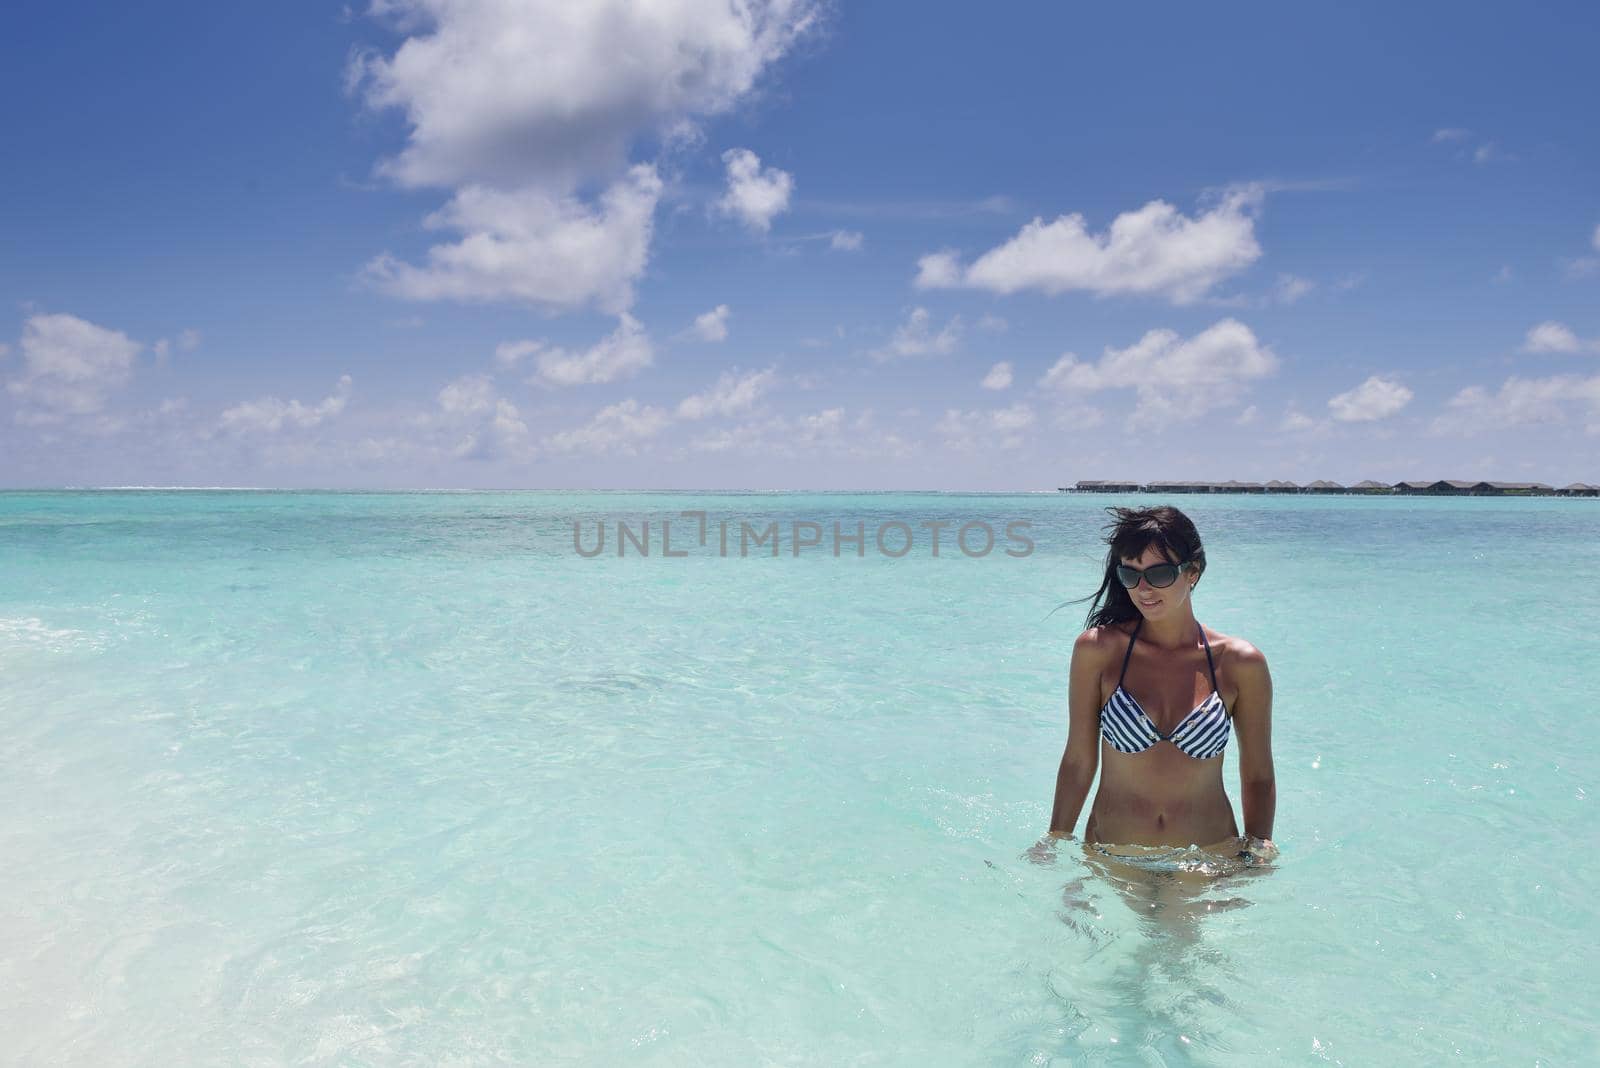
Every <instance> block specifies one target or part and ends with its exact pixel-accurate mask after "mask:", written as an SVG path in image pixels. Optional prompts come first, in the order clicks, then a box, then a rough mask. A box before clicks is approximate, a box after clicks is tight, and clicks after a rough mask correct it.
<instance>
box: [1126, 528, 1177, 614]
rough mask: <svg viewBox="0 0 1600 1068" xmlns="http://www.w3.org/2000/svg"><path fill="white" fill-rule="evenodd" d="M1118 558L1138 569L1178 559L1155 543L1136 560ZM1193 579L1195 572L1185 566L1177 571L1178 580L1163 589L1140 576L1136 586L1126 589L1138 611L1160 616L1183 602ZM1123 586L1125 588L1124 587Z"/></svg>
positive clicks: (1174, 561)
mask: <svg viewBox="0 0 1600 1068" xmlns="http://www.w3.org/2000/svg"><path fill="white" fill-rule="evenodd" d="M1119 559H1121V560H1122V562H1123V563H1124V564H1127V565H1128V566H1129V567H1136V568H1139V569H1140V570H1144V569H1145V568H1148V567H1154V566H1155V565H1157V564H1176V563H1178V561H1176V560H1173V559H1171V558H1170V557H1168V556H1167V555H1166V554H1164V553H1163V552H1162V551H1161V549H1160V548H1159V547H1157V546H1155V545H1151V546H1149V547H1148V548H1147V549H1145V551H1144V555H1143V556H1141V557H1139V559H1137V560H1129V559H1127V558H1126V557H1120V558H1119ZM1195 581H1196V577H1195V573H1194V572H1193V571H1192V570H1190V569H1188V568H1185V569H1184V570H1182V571H1180V572H1178V581H1176V582H1174V583H1173V584H1172V585H1170V586H1167V587H1166V588H1164V589H1157V588H1156V587H1154V586H1152V585H1150V580H1149V579H1147V578H1141V579H1139V585H1138V586H1136V587H1134V588H1133V589H1131V590H1128V596H1129V597H1131V598H1133V603H1134V604H1136V605H1138V606H1139V611H1141V612H1143V613H1144V614H1145V616H1146V617H1152V616H1161V615H1165V614H1166V613H1168V612H1171V611H1172V610H1173V608H1175V607H1176V606H1178V605H1180V604H1182V603H1183V600H1184V598H1186V597H1188V596H1189V593H1190V591H1191V590H1193V589H1194V584H1195ZM1124 588H1125V589H1126V587H1124Z"/></svg>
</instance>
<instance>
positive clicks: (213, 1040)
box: [0, 491, 1600, 1066]
mask: <svg viewBox="0 0 1600 1068" xmlns="http://www.w3.org/2000/svg"><path fill="white" fill-rule="evenodd" d="M1155 503H1171V504H1174V505H1176V506H1177V507H1179V508H1181V509H1183V510H1184V511H1186V512H1187V513H1188V514H1189V515H1190V517H1191V518H1193V519H1194V521H1195V523H1196V524H1197V526H1198V527H1199V530H1200V533H1201V536H1202V538H1203V539H1204V541H1205V545H1206V550H1207V554H1208V558H1209V566H1208V568H1207V571H1206V575H1205V578H1204V579H1203V580H1202V582H1201V583H1200V587H1199V589H1198V590H1197V591H1196V594H1195V612H1196V616H1197V617H1198V618H1199V619H1200V621H1201V622H1202V623H1204V624H1206V625H1207V626H1209V627H1212V628H1214V629H1216V630H1219V631H1221V632H1223V633H1225V634H1233V635H1239V636H1242V637H1244V638H1246V639H1248V640H1249V641H1251V642H1252V643H1254V644H1255V645H1256V646H1257V647H1259V648H1260V649H1261V650H1262V651H1263V652H1264V653H1265V654H1266V655H1267V657H1268V660H1269V662H1270V664H1271V669H1272V674H1273V681H1274V688H1275V701H1274V711H1273V743H1274V756H1275V760H1276V766H1277V778H1278V806H1277V819H1276V828H1275V836H1274V837H1275V839H1276V841H1277V844H1278V846H1279V847H1280V849H1281V855H1280V857H1279V858H1278V860H1277V862H1276V863H1275V864H1273V865H1271V866H1270V867H1267V868H1261V869H1251V870H1247V871H1237V870H1232V869H1229V870H1227V871H1225V872H1222V873H1221V874H1213V875H1207V874H1206V873H1205V872H1201V873H1198V874H1194V873H1191V874H1189V875H1172V874H1170V873H1167V872H1160V871H1157V872H1151V873H1150V874H1149V876H1148V881H1145V882H1141V878H1138V877H1135V878H1132V879H1127V880H1121V879H1118V878H1115V877H1112V876H1108V875H1107V874H1106V873H1105V872H1104V871H1103V870H1101V869H1100V868H1098V867H1095V866H1092V865H1090V864H1089V863H1086V861H1085V858H1084V857H1083V855H1082V853H1081V851H1075V850H1074V848H1073V847H1072V846H1071V844H1070V843H1064V844H1063V845H1062V847H1061V848H1060V849H1058V850H1057V851H1056V854H1055V856H1054V858H1053V859H1051V860H1049V861H1048V862H1040V861H1038V860H1035V859H1032V858H1030V857H1029V856H1028V855H1027V851H1028V849H1029V847H1030V846H1032V845H1033V844H1034V843H1035V842H1036V841H1037V840H1038V839H1039V837H1040V835H1042V834H1043V833H1044V831H1045V830H1046V828H1047V827H1048V823H1049V818H1050V808H1051V803H1052V799H1053V792H1054V787H1055V775H1056V768H1057V764H1058V762H1059V760H1060V758H1061V753H1062V748H1063V746H1064V744H1065V741H1066V731H1067V708H1066V691H1067V668H1068V662H1069V657H1070V653H1071V648H1072V642H1073V639H1074V638H1075V637H1076V635H1077V634H1078V632H1079V631H1080V630H1081V629H1082V628H1083V625H1084V616H1085V613H1086V611H1087V608H1088V603H1087V602H1083V603H1080V604H1075V605H1069V606H1067V607H1065V608H1061V609H1060V610H1058V611H1054V612H1052V609H1056V608H1057V606H1058V605H1061V604H1062V602H1065V601H1068V600H1070V599H1073V598H1079V597H1084V596H1087V595H1089V594H1091V593H1092V592H1093V591H1094V590H1095V588H1096V587H1097V585H1098V583H1099V578H1100V569H1101V567H1102V561H1103V554H1104V546H1103V544H1102V543H1101V541H1100V540H1099V539H1100V536H1101V529H1102V526H1103V524H1104V523H1105V521H1106V519H1107V517H1106V515H1105V513H1104V511H1103V509H1104V508H1105V507H1106V506H1108V505H1111V504H1137V505H1149V504H1155ZM685 513H703V516H702V515H695V514H689V515H686V514H685ZM647 523H648V524H649V526H648V530H646V527H645V524H647ZM664 523H666V524H670V533H669V532H668V531H667V530H664V529H663V524H664ZM928 523H934V524H944V525H943V526H938V527H928V526H926V525H925V524H928ZM702 524H703V530H704V537H703V538H702V534H701V532H702ZM769 524H771V526H769ZM813 527H814V528H815V531H813ZM602 530H604V531H605V533H606V537H607V540H606V542H605V543H604V548H603V549H602V550H601V551H599V552H594V553H592V555H591V553H590V550H593V549H594V548H595V547H596V546H597V545H599V544H600V543H599V541H598V539H599V536H600V532H601V531H602ZM935 530H937V531H938V532H939V533H940V534H941V538H942V540H941V544H940V547H939V552H938V553H937V554H935V553H934V552H933V550H932V544H931V538H932V534H933V533H934V531H935ZM1597 530H1600V501H1597V500H1585V499H1561V498H1532V499H1493V498H1442V499H1432V498H1418V497H1407V498H1363V497H1310V496H1308V497H1301V496H1272V497H1260V496H1215V497H1210V496H1207V497H1193V498H1187V497H1177V498H1160V497H1156V496H1154V495H1150V494H1128V495H1118V496H1093V495H1085V494H1056V493H1042V494H995V495H986V494H976V495H965V494H933V493H904V494H891V493H884V494H845V493H821V494H795V493H781V494H779V493H775V494H760V493H643V492H639V493H633V492H607V493H569V492H414V493H343V492H303V493H302V492H275V491H258V492H257V491H252V492H244V491H240V492H223V491H218V492H210V491H181V492H180V491H168V492H162V491H60V492H7V493H0V747H3V752H4V753H5V758H4V767H5V774H4V775H3V776H0V853H3V856H4V857H5V872H6V874H5V885H6V892H5V893H4V894H3V895H0V910H3V917H0V995H3V996H0V1049H3V1050H4V1051H5V1058H4V1059H5V1060H7V1061H8V1062H9V1063H22V1064H84V1065H96V1066H103V1065H120V1064H149V1065H171V1064H214V1063H229V1064H252V1065H255V1064H260V1065H274V1064H296V1065H320V1064H329V1065H332V1064H339V1065H395V1064H428V1065H435V1064H437V1065H477V1064H529V1065H534V1064H537V1065H547V1064H596V1065H615V1064H663V1065H665V1064H673V1065H676V1064H686V1065H688V1064H692V1065H701V1064H712V1065H716V1064H728V1065H749V1064H816V1065H840V1064H863V1065H880V1064H881V1065H900V1064H917V1065H926V1064H1052V1063H1059V1064H1101V1063H1104V1064H1124V1063H1126V1064H1231V1063H1236V1062H1239V1061H1240V1060H1241V1059H1242V1060H1244V1061H1245V1062H1251V1063H1260V1062H1269V1061H1271V1062H1280V1061H1290V1062H1296V1063H1301V1062H1311V1061H1325V1062H1328V1063H1332V1064H1355V1065H1361V1064H1372V1063H1436V1062H1440V1061H1446V1060H1449V1061H1452V1062H1463V1063H1482V1064H1524V1065H1541V1064H1542V1065H1556V1064H1574V1063H1594V1062H1596V1061H1597V1060H1600V1037H1597V1036H1600V1020H1597V1010H1596V1008H1595V1003H1594V1000H1593V997H1592V995H1585V994H1583V993H1582V991H1583V990H1586V989H1587V990H1591V991H1592V990H1593V989H1594V988H1595V987H1596V985H1597V979H1600V974H1597V973H1600V968H1597V967H1596V964H1595V959H1594V953H1593V948H1594V946H1595V944H1596V941H1597V939H1600V920H1597V908H1596V905H1595V899H1596V888H1597V887H1600V860H1597V853H1596V849H1595V845H1596V838H1595V833H1594V829H1593V828H1594V824H1595V809H1594V804H1595V801H1594V798H1593V795H1594V793H1595V790H1596V785H1597V779H1600V755H1597V746H1596V739H1597V726H1596V725H1597V720H1596V718H1595V709H1596V701H1597V698H1596V694H1597V691H1600V644H1597V642H1596V637H1597V635H1600V598H1596V596H1595V595H1594V593H1593V592H1592V591H1590V589H1589V587H1590V586H1591V585H1593V583H1594V581H1595V580H1594V576H1595V575H1596V574H1597V573H1600V539H1597V538H1596V533H1597ZM723 531H728V532H729V535H730V536H729V540H728V541H727V542H724V541H723V540H722V532H723ZM857 531H860V532H861V537H860V540H859V542H857V541H856V540H855V539H854V535H855V534H856V532H857ZM813 533H815V535H816V541H815V542H812V541H811V537H812V535H813ZM575 534H576V540H575ZM664 535H665V536H666V537H665V538H664V537H663V536H664ZM761 535H766V537H765V538H762V537H761ZM741 536H742V537H743V543H742V544H741ZM797 538H798V541H799V542H800V544H799V545H798V547H797V545H796V541H797ZM752 542H753V547H752ZM619 545H620V546H621V549H622V551H621V553H620V555H619V552H618V546H619ZM724 546H726V548H724ZM902 548H904V550H905V551H903V552H901V551H900V550H901V549H902ZM774 549H776V550H777V552H776V555H774ZM980 550H982V551H980ZM669 553H670V555H669ZM680 554H681V555H680ZM1224 759H1225V760H1226V765H1225V767H1224V781H1225V782H1226V783H1227V785H1228V790H1229V794H1230V796H1231V797H1232V798H1233V800H1234V804H1235V807H1236V808H1237V805H1238V781H1237V765H1236V763H1235V753H1234V749H1233V747H1231V746H1230V748H1229V750H1228V752H1227V754H1226V756H1225V758H1224ZM1092 798H1093V795H1092V793H1091V795H1090V800H1091V802H1092ZM1087 809H1088V806H1087V805H1086V806H1085V815H1086V814H1087ZM1078 829H1079V831H1080V832H1081V830H1082V820H1081V819H1080V821H1079V825H1078ZM1141 895H1145V896H1143V897H1142V896H1141ZM1151 905H1156V906H1157V907H1155V908H1151V907H1150V906H1151Z"/></svg>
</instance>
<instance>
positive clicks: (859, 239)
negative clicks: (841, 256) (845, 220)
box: [828, 230, 866, 252]
mask: <svg viewBox="0 0 1600 1068" xmlns="http://www.w3.org/2000/svg"><path fill="white" fill-rule="evenodd" d="M865 243H866V237H865V236H863V235H862V233H861V231H860V230H835V231H834V232H833V233H832V234H831V235H830V236H829V238H828V247H829V248H831V249H833V250H834V251H836V252H860V251H861V246H862V245H863V244H865Z"/></svg>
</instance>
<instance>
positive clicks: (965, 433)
mask: <svg viewBox="0 0 1600 1068" xmlns="http://www.w3.org/2000/svg"><path fill="white" fill-rule="evenodd" d="M1033 422H1034V414H1033V409H1032V408H1030V407H1029V406H1028V405H1026V404H1021V403H1019V404H1013V405H1012V406H1011V407H1009V408H991V409H989V410H987V411H966V412H963V411H961V410H960V409H957V408H949V409H947V410H946V411H945V413H944V417H943V418H942V419H940V420H939V423H938V425H937V426H936V427H935V428H934V429H935V430H936V431H937V432H938V433H939V435H940V436H941V437H943V438H944V439H945V444H946V445H948V446H949V447H951V448H953V449H956V450H958V451H962V452H970V451H974V450H979V449H983V448H999V449H1016V448H1020V447H1021V446H1022V444H1023V441H1024V435H1023V433H1022V432H1023V431H1024V430H1026V429H1027V428H1028V427H1030V426H1032V425H1033Z"/></svg>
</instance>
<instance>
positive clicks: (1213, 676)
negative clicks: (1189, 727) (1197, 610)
mask: <svg viewBox="0 0 1600 1068" xmlns="http://www.w3.org/2000/svg"><path fill="white" fill-rule="evenodd" d="M1195 626H1197V627H1198V626H1200V624H1198V623H1196V624H1195ZM1200 640H1201V641H1202V642H1204V643H1205V647H1206V668H1207V669H1208V670H1209V671H1210V672H1211V688H1212V689H1213V690H1215V691H1217V695H1218V696H1219V697H1220V696H1221V695H1222V687H1220V686H1218V685H1217V665H1216V663H1215V662H1213V661H1212V659H1211V643H1210V642H1209V641H1206V628H1204V627H1200Z"/></svg>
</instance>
